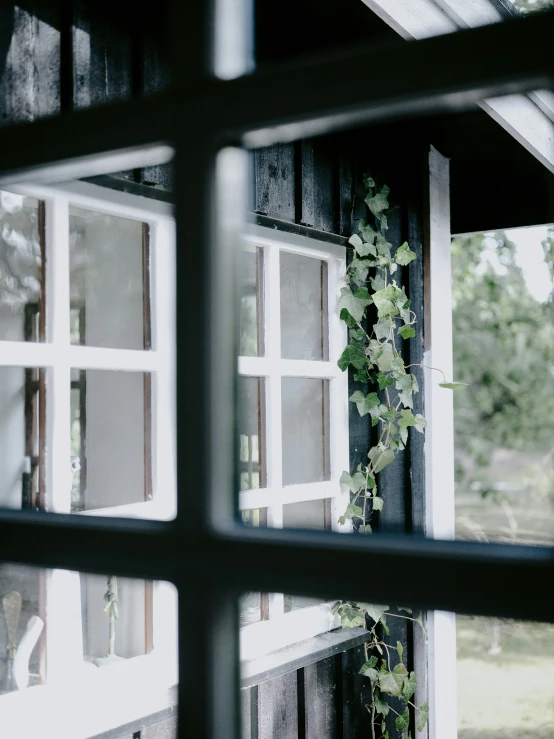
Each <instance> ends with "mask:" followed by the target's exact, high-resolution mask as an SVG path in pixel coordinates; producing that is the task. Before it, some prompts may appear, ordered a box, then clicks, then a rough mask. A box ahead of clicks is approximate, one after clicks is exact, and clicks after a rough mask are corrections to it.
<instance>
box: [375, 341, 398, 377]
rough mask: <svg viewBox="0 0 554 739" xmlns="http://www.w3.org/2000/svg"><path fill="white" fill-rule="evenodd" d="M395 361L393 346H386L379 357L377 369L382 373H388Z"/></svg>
mask: <svg viewBox="0 0 554 739" xmlns="http://www.w3.org/2000/svg"><path fill="white" fill-rule="evenodd" d="M394 360H395V357H394V353H393V349H392V344H384V346H383V347H382V348H381V350H380V351H379V355H378V356H377V367H378V368H379V371H380V372H388V371H389V370H390V369H391V368H392V365H393V362H394Z"/></svg>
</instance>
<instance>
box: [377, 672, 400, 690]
mask: <svg viewBox="0 0 554 739" xmlns="http://www.w3.org/2000/svg"><path fill="white" fill-rule="evenodd" d="M403 684H404V676H403V675H399V674H397V673H394V672H389V671H388V670H381V672H380V673H379V687H380V688H381V690H382V691H383V693H390V694H391V695H397V696H399V695H401V694H402V686H403Z"/></svg>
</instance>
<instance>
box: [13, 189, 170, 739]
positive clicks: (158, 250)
mask: <svg viewBox="0 0 554 739" xmlns="http://www.w3.org/2000/svg"><path fill="white" fill-rule="evenodd" d="M5 189H6V190H8V191H10V192H13V193H15V194H18V195H23V196H29V197H33V198H36V199H38V200H41V201H43V202H44V204H45V216H46V306H45V307H46V310H45V313H46V340H45V341H44V342H43V343H40V342H23V341H21V342H18V341H0V366H12V367H13V366H17V367H33V368H45V369H46V376H47V397H46V403H47V437H46V444H47V449H48V458H47V464H46V469H47V504H48V506H47V507H48V510H49V511H53V512H57V513H69V512H70V511H71V469H70V438H71V420H70V393H71V383H70V379H71V369H72V368H78V369H85V370H87V369H88V370H98V369H100V370H118V371H129V372H149V373H151V376H152V500H149V501H144V502H139V503H133V504H129V505H120V506H114V507H111V508H103V509H97V510H89V511H83V512H79V514H78V515H94V516H103V517H105V516H122V517H139V518H148V519H157V520H171V519H173V518H174V517H175V514H176V463H175V457H176V450H175V439H176V412H175V318H174V314H175V284H174V279H173V278H174V274H175V225H174V216H173V207H172V206H171V205H169V204H166V203H163V202H160V201H157V200H153V199H150V198H145V197H141V196H137V195H132V194H129V193H124V192H119V191H116V190H111V189H110V190H108V189H107V188H103V187H99V186H97V185H93V184H91V183H85V182H80V181H78V182H71V183H66V184H63V185H57V186H53V187H50V186H34V185H29V186H17V187H10V188H5ZM72 206H75V207H78V208H83V209H87V210H92V211H97V212H99V213H103V214H107V215H112V216H117V217H121V218H126V219H131V220H136V221H139V222H141V223H147V224H148V225H149V229H150V234H149V238H150V293H151V294H150V300H151V311H150V314H151V330H152V342H151V349H141V350H130V349H112V348H99V347H93V346H75V345H72V344H71V343H70V268H69V235H70V226H69V212H70V207H72ZM176 605H177V594H176V591H175V588H174V586H173V585H171V584H169V583H161V582H160V583H155V584H154V588H153V641H154V645H153V650H152V652H151V653H150V654H147V655H144V656H140V657H134V658H130V659H127V660H125V661H123V662H120V663H117V664H113V665H109V666H104V667H101V668H94V669H93V668H92V667H91V666H90V665H87V663H86V662H85V661H84V653H83V638H82V624H81V597H80V582H79V574H78V573H75V572H68V571H65V570H51V571H49V572H48V577H47V583H46V609H47V612H48V624H47V628H46V655H47V680H46V685H44V686H34V687H31V688H28V689H27V690H23V691H18V692H14V693H8V694H6V695H3V696H1V697H0V706H1V710H2V713H3V716H9V715H10V711H13V712H14V715H15V714H17V713H19V714H20V715H21V712H25V711H28V709H29V706H30V705H31V704H32V705H33V706H35V707H36V708H37V709H39V712H38V714H37V722H38V723H37V727H39V726H40V721H41V720H44V717H45V714H41V712H40V709H41V706H42V710H44V711H46V710H47V712H48V715H50V711H52V712H54V713H55V711H56V710H61V711H63V712H64V713H66V712H67V709H68V704H67V700H68V699H67V690H71V691H72V693H73V690H72V688H73V687H74V686H78V689H77V690H75V695H74V697H75V702H74V703H73V705H74V706H75V708H76V711H75V719H76V722H75V723H73V722H72V721H69V720H68V721H67V722H65V725H67V726H68V727H70V728H69V731H70V733H71V732H73V734H72V736H74V737H75V736H77V733H75V732H76V731H78V733H79V736H81V735H83V736H85V735H88V734H89V733H90V734H94V733H98V732H99V731H104V730H107V729H109V728H113V727H114V726H117V725H122V724H124V723H126V721H127V720H130V719H131V718H136V713H137V708H136V707H137V705H140V706H141V708H140V715H143V711H142V707H143V706H144V705H147V704H148V703H150V704H152V706H155V708H153V710H159V705H158V704H160V705H161V703H164V702H165V704H167V696H166V694H165V693H164V696H165V697H164V698H163V699H162V698H161V693H160V690H162V692H163V691H167V688H169V687H170V686H172V685H175V684H176V682H177V658H176V643H177V623H176V615H177V614H176ZM139 674H140V680H139V679H138V675H139ZM110 676H112V677H110ZM114 681H115V683H114ZM131 684H132V685H133V686H134V687H133V690H132V691H131V692H134V691H135V689H136V690H137V691H140V694H141V695H143V696H144V701H139V702H138V703H137V698H136V695H138V694H139V693H136V694H135V697H134V698H133V701H134V709H133V708H132V707H131V706H129V705H125V700H124V695H123V694H124V693H125V694H128V693H129V686H130V685H131ZM83 685H85V686H86V687H85V688H84V689H83ZM116 685H120V686H122V687H120V688H119V692H121V694H122V695H121V698H122V701H121V702H120V704H119V705H120V706H121V711H119V712H118V711H116V713H118V716H117V718H115V717H112V718H113V721H112V719H108V717H107V716H106V714H105V711H104V709H105V706H106V705H107V704H108V703H109V701H107V695H108V694H110V695H112V697H113V690H116V689H117V688H116ZM62 686H63V687H62ZM60 691H61V692H60ZM79 691H81V698H80V699H78V698H77V695H78V694H79ZM62 694H65V695H66V697H65V698H63V695H62ZM149 695H151V696H155V698H154V699H153V700H150V701H149V699H148V697H147V696H149ZM45 696H48V699H47V701H46V697H45ZM60 696H62V698H63V700H61V698H60ZM156 701H157V702H156ZM60 702H63V706H64V707H63V708H61V707H60V705H59V704H60ZM70 702H71V701H70ZM160 702H161V703H160ZM112 703H113V701H112ZM47 704H48V706H47ZM6 712H7V713H6ZM148 712H152V711H148ZM54 713H52V715H54ZM102 714H104V717H103V718H102ZM85 716H88V717H89V720H84V717H85ZM129 717H130V718H129ZM3 720H4V719H3ZM77 720H78V723H77ZM20 723H21V722H20ZM21 726H23V727H24V726H26V724H25V722H22V723H21ZM42 726H44V723H43V724H42ZM76 727H79V728H78V729H77V728H76ZM26 730H29V726H27V729H25V728H24V729H23V731H26ZM26 735H27V736H29V735H31V734H26ZM68 736H69V735H68Z"/></svg>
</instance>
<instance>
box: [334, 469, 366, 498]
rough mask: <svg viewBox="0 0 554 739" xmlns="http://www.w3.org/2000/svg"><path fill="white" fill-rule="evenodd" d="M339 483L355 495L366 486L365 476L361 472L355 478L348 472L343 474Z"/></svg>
mask: <svg viewBox="0 0 554 739" xmlns="http://www.w3.org/2000/svg"><path fill="white" fill-rule="evenodd" d="M339 482H341V483H342V484H343V485H346V487H347V488H348V489H349V490H351V491H352V492H353V493H357V492H358V490H360V488H363V487H364V486H365V475H362V473H361V472H356V474H355V475H354V476H353V477H350V475H349V474H348V472H343V473H342V475H341V477H340V480H339Z"/></svg>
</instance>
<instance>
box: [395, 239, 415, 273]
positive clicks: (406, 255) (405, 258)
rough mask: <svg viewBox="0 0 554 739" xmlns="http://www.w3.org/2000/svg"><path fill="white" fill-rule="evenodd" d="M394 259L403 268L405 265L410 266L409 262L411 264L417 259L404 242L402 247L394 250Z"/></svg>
mask: <svg viewBox="0 0 554 739" xmlns="http://www.w3.org/2000/svg"><path fill="white" fill-rule="evenodd" d="M394 258H395V260H396V262H397V264H401V265H402V266H403V267H405V266H406V265H407V264H410V262H413V260H414V259H416V258H417V254H416V253H415V252H413V251H411V250H410V247H409V246H408V242H407V241H405V242H404V243H403V244H402V246H399V247H398V249H397V250H396V254H395V255H394Z"/></svg>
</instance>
